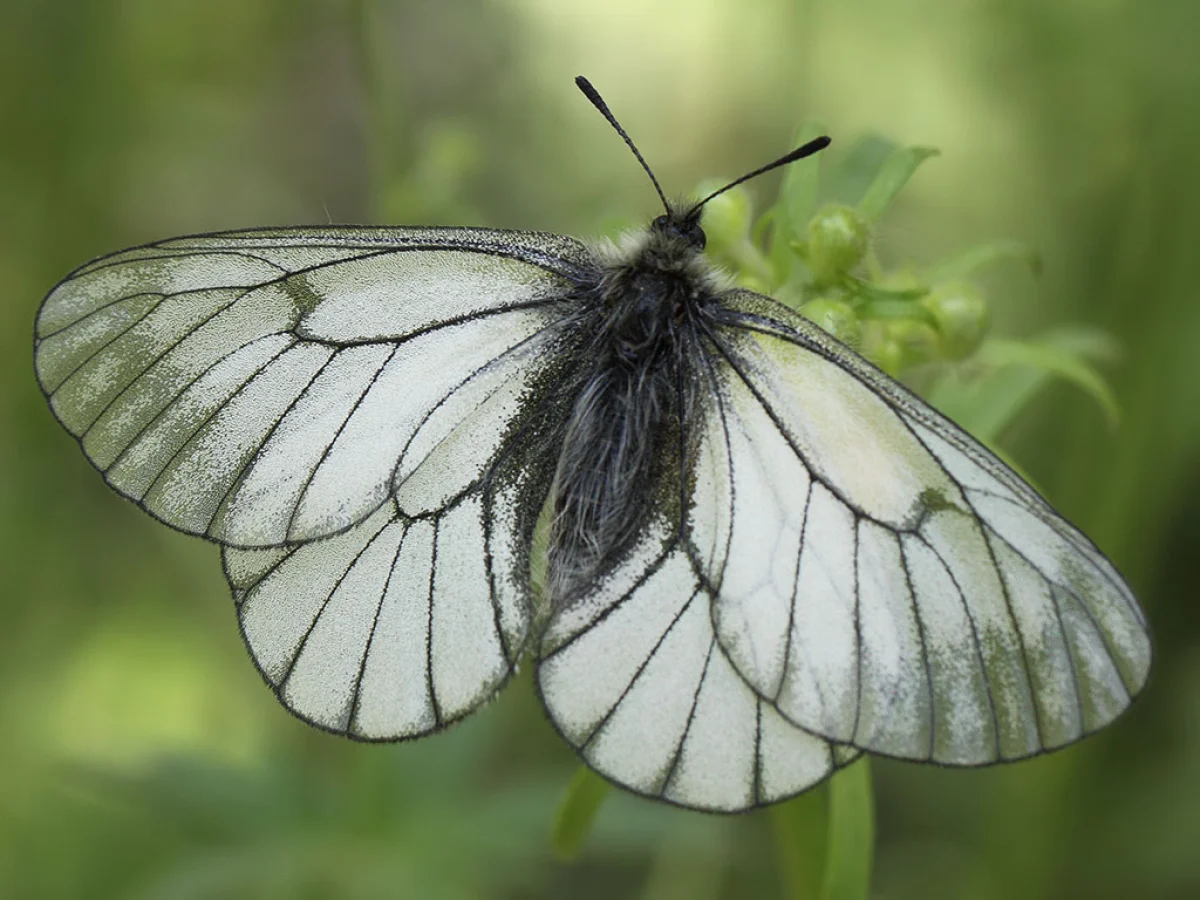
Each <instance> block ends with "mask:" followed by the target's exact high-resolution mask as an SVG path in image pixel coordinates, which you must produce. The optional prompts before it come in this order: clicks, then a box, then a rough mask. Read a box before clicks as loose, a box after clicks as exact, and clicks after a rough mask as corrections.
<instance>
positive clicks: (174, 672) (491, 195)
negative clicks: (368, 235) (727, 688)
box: [0, 0, 1200, 900]
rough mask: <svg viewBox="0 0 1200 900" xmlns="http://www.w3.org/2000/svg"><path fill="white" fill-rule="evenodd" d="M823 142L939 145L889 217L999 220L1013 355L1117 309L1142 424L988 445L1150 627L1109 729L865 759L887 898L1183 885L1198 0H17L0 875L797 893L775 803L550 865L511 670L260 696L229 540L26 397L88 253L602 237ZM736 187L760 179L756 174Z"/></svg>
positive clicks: (915, 228)
mask: <svg viewBox="0 0 1200 900" xmlns="http://www.w3.org/2000/svg"><path fill="white" fill-rule="evenodd" d="M581 72H582V73H586V74H587V75H588V76H589V77H590V78H591V79H592V80H593V81H594V82H595V83H596V85H597V86H598V87H599V88H600V89H601V90H602V91H604V93H605V95H606V97H607V99H608V100H609V102H610V104H611V105H612V106H613V108H614V109H615V110H616V111H617V113H618V115H619V116H620V117H621V118H622V120H623V121H624V123H625V125H626V126H627V127H628V129H629V130H630V131H631V132H632V133H633V134H634V136H635V138H636V139H637V140H638V142H639V144H640V146H641V148H642V150H643V152H644V153H645V155H646V156H647V157H648V158H649V159H650V160H651V162H652V164H653V165H654V166H655V168H656V169H657V171H658V173H659V176H660V178H661V179H662V180H663V181H664V182H665V184H666V186H667V189H668V191H670V192H678V193H682V192H684V191H686V190H688V189H690V188H691V187H692V186H693V185H694V184H695V183H696V182H697V180H699V179H700V178H702V177H708V176H720V175H725V176H733V175H737V174H740V173H741V172H743V171H745V170H747V169H749V168H751V167H753V166H755V165H758V164H760V163H762V162H763V161H765V160H767V159H769V158H773V157H774V156H775V155H777V154H778V153H780V152H782V151H783V150H785V149H786V148H787V146H788V144H789V141H790V138H791V135H792V133H793V131H794V129H795V128H796V126H797V125H798V124H799V123H800V122H801V121H803V120H805V119H808V118H812V117H815V118H818V119H820V120H822V121H823V122H825V123H826V125H827V127H828V129H829V131H830V133H831V134H832V135H833V136H834V138H835V141H836V142H839V143H835V147H834V149H833V151H831V152H832V153H833V154H834V155H835V156H836V153H837V149H838V146H843V147H844V146H845V145H846V144H847V143H848V142H849V140H850V139H853V138H855V137H858V136H861V135H863V134H865V133H869V132H878V133H881V134H883V135H886V136H888V137H890V138H892V139H894V140H897V141H900V142H901V143H920V144H926V145H933V146H936V147H939V148H940V149H941V151H942V154H943V155H942V156H941V157H939V158H938V159H936V160H933V161H931V162H929V163H927V164H926V165H925V166H924V167H923V168H922V169H921V171H920V172H919V173H918V175H917V176H916V178H915V179H914V180H913V182H912V183H911V184H910V185H909V187H908V188H907V189H906V190H905V191H904V193H903V194H902V195H901V197H900V199H899V201H898V203H897V205H896V206H895V207H894V208H893V210H892V211H891V212H889V214H888V217H887V219H886V220H885V222H884V226H883V228H882V230H881V232H880V234H879V235H878V246H879V250H880V253H881V255H882V256H883V257H884V259H885V260H888V261H891V262H899V261H902V260H904V259H915V260H918V261H929V262H932V261H936V260H938V259H940V258H941V257H943V256H946V255H948V254H952V253H954V252H955V251H957V250H961V249H964V248H965V247H967V246H969V245H971V244H973V243H977V242H979V241H982V240H985V239H989V238H993V237H1011V238H1016V239H1019V240H1022V241H1024V242H1026V243H1028V244H1030V245H1031V246H1033V247H1035V248H1037V250H1039V251H1040V253H1041V254H1042V257H1043V259H1044V260H1045V272H1044V274H1043V275H1042V277H1041V278H1040V279H1034V278H1032V277H1030V276H1029V275H1028V273H1025V272H1022V271H1020V270H1018V269H1016V268H1015V267H1014V268H1013V270H1012V271H1009V270H999V271H997V272H996V273H995V274H994V275H989V277H988V278H987V281H986V283H987V287H988V289H989V296H990V297H991V300H992V303H993V311H994V314H995V323H996V324H995V328H996V333H998V334H1003V335H1011V336H1024V335H1028V334H1033V333H1035V332H1037V331H1039V330H1041V329H1044V328H1046V327H1049V326H1051V325H1055V324H1063V323H1086V324H1091V325H1096V326H1100V327H1103V328H1105V329H1107V330H1108V331H1109V332H1110V333H1111V334H1112V335H1114V336H1115V337H1116V338H1117V339H1118V340H1119V341H1120V344H1121V346H1122V348H1123V353H1122V357H1121V359H1120V361H1119V362H1118V363H1117V364H1116V365H1114V366H1112V367H1110V368H1109V369H1108V370H1107V374H1108V375H1109V377H1110V378H1111V380H1112V383H1113V385H1114V387H1115V390H1116V393H1117V395H1118V397H1119V399H1120V401H1121V404H1122V406H1123V409H1124V417H1123V421H1122V423H1121V425H1120V427H1119V429H1117V430H1115V431H1113V430H1111V429H1109V428H1108V427H1107V426H1106V424H1105V421H1104V419H1103V417H1102V416H1101V414H1100V412H1099V411H1098V410H1097V408H1096V407H1095V405H1094V404H1092V403H1091V402H1090V401H1087V400H1085V399H1083V398H1082V396H1081V395H1080V394H1078V393H1077V392H1075V391H1074V390H1073V389H1071V388H1069V387H1059V388H1056V389H1054V390H1052V391H1050V392H1049V393H1047V394H1045V395H1044V396H1042V397H1040V398H1039V400H1038V402H1037V403H1036V404H1035V405H1034V406H1033V408H1031V409H1030V410H1028V411H1027V413H1026V414H1025V415H1023V416H1022V418H1021V419H1020V421H1019V422H1018V423H1017V424H1016V426H1014V427H1013V428H1012V429H1010V432H1009V433H1008V434H1006V435H1005V438H1004V441H1003V446H1004V447H1005V449H1006V450H1007V451H1009V452H1010V453H1011V454H1012V455H1013V456H1014V457H1015V458H1016V459H1018V460H1019V461H1020V462H1021V463H1022V465H1023V466H1024V467H1025V468H1026V470H1027V471H1029V472H1031V473H1032V474H1033V476H1034V477H1035V478H1036V479H1037V481H1038V482H1039V484H1040V485H1041V486H1042V487H1043V489H1044V490H1045V492H1046V494H1047V495H1048V496H1049V498H1050V499H1051V500H1052V501H1053V502H1054V503H1055V504H1056V505H1057V506H1058V507H1059V508H1060V509H1061V510H1063V511H1064V512H1065V513H1066V514H1067V515H1068V516H1069V517H1070V518H1072V519H1073V520H1075V521H1076V522H1077V523H1079V524H1080V525H1081V526H1082V527H1083V528H1084V529H1085V530H1086V531H1087V532H1088V533H1089V534H1090V535H1091V536H1092V537H1093V538H1094V539H1095V540H1096V541H1097V543H1098V544H1099V545H1100V546H1101V547H1102V548H1103V549H1104V550H1105V551H1106V552H1107V553H1108V554H1110V555H1111V557H1112V558H1113V559H1114V560H1115V562H1116V563H1117V564H1118V566H1119V567H1120V568H1121V569H1122V570H1123V571H1124V572H1125V573H1126V575H1127V576H1128V578H1129V580H1130V582H1131V583H1132V584H1133V586H1134V588H1135V590H1136V591H1137V592H1138V593H1139V595H1140V596H1141V597H1142V598H1143V601H1144V605H1145V607H1146V609H1147V611H1148V614H1149V616H1150V619H1151V622H1152V623H1153V626H1154V630H1155V634H1156V639H1157V647H1158V659H1157V665H1156V670H1155V673H1154V677H1153V680H1152V683H1151V685H1150V688H1149V689H1148V691H1147V692H1146V695H1145V696H1144V697H1143V698H1142V699H1141V700H1140V701H1139V702H1138V703H1137V705H1136V706H1135V708H1134V709H1133V711H1131V712H1130V713H1129V714H1128V715H1127V716H1126V717H1125V718H1124V719H1123V720H1122V721H1121V722H1120V723H1119V724H1118V725H1117V726H1116V727H1114V728H1111V729H1109V730H1108V731H1106V732H1105V733H1103V734H1101V735H1099V736H1097V737H1094V738H1092V739H1090V740H1088V741H1085V742H1084V743H1083V744H1081V745H1079V746H1076V747H1074V748H1071V749H1069V750H1066V751H1063V752H1061V753H1057V754H1054V755H1051V756H1049V757H1045V758H1041V759H1038V760H1035V761H1031V762H1027V763H1022V764H1018V765H1013V766H1008V767H1000V768H994V769H987V770H979V771H952V770H945V769H931V768H925V767H921V766H916V765H904V764H899V763H886V762H880V763H876V765H875V769H874V772H875V779H876V786H877V792H876V797H877V804H878V822H879V844H878V856H877V865H876V875H875V882H874V895H875V896H878V897H881V898H914V900H916V898H921V900H938V898H1009V897H1020V898H1030V900H1036V898H1056V897H1064V898H1065V897H1072V898H1074V897H1095V898H1126V897H1139V898H1192V897H1197V896H1200V602H1198V601H1200V590H1198V587H1197V584H1198V580H1197V576H1196V568H1195V567H1196V559H1197V549H1198V547H1200V271H1198V266H1197V260H1198V259H1200V251H1198V249H1197V248H1198V247H1200V5H1197V4H1196V3H1193V2H1190V0H1175V2H1172V0H1063V2H1056V3H1046V2H1044V0H912V2H906V3H903V4H898V3H894V2H889V0H837V2H834V0H757V2H749V0H743V2H740V3H733V2H723V0H574V2H571V3H563V2H557V0H497V2H483V0H441V2H436V3H435V2H428V3H418V2H395V3H389V2H379V3H371V2H350V0H325V2H321V0H258V2H253V3H246V2H241V0H173V2H162V0H112V2H105V3H96V2H90V0H78V2H70V0H55V2H52V3H48V2H44V0H0V379H2V380H0V559H2V560H3V564H2V565H3V570H2V575H0V593H2V599H0V612H2V614H3V618H2V619H0V895H3V896H6V897H136V898H209V897H214V898H215V897H222V898H224V897H255V898H257V897H312V898H323V897H331V898H337V897H422V898H423V897H429V898H442V897H445V898H460V897H461V898H469V897H480V898H490V897H567V896H570V897H615V896H622V897H623V896H630V897H646V898H673V897H679V898H685V897H686V898H705V897H713V898H716V897H746V896H755V897H758V896H761V897H780V896H783V894H782V891H783V889H784V888H783V885H782V883H781V880H780V877H779V875H778V874H777V869H776V866H775V857H774V849H773V845H772V840H773V837H772V832H771V830H770V829H769V827H768V826H769V821H768V817H767V815H766V814H764V813H754V814H750V815H745V816H740V817H733V818H719V817H711V816H700V815H693V814H688V813H683V812H680V811H676V810H671V809H667V808H665V807H661V806H658V805H655V804H652V803H648V802H645V801H641V800H638V799H635V798H632V797H629V796H624V795H619V794H614V795H613V796H612V797H610V799H609V802H608V803H607V804H606V805H605V807H604V808H603V810H602V811H601V814H600V816H599V819H598V821H597V823H596V828H595V830H594V832H593V833H592V835H591V837H590V838H589V841H588V843H587V844H586V846H585V848H584V851H583V853H582V855H581V856H580V858H579V859H578V860H577V861H575V862H574V863H571V864H564V863H562V862H558V861H556V860H555V859H554V857H553V855H552V853H551V852H550V849H549V839H548V835H549V831H550V823H551V821H552V819H553V815H554V808H555V805H556V803H557V800H558V798H559V796H560V795H561V792H562V790H563V788H564V786H565V784H566V783H567V781H568V780H569V778H570V775H571V773H572V771H573V768H574V759H573V757H572V755H571V754H570V752H569V751H568V750H567V748H566V747H565V746H563V745H562V744H561V743H560V742H559V741H558V740H557V739H556V738H555V736H554V735H553V733H552V730H551V728H550V727H549V726H548V725H547V724H546V723H545V721H544V719H543V718H542V716H541V713H540V711H539V710H538V708H537V705H536V701H535V700H534V699H533V697H532V694H531V692H530V691H529V684H528V673H525V674H524V675H523V676H522V677H521V678H520V679H519V680H518V682H517V683H516V684H515V685H513V686H512V687H511V688H510V689H509V690H508V691H507V692H506V693H505V694H504V695H503V696H502V697H501V698H500V699H499V700H498V701H497V702H496V703H494V704H492V705H491V706H490V707H489V708H488V709H486V710H485V711H484V712H482V713H480V714H478V715H477V716H475V717H474V718H473V719H472V720H470V721H469V722H468V723H466V724H464V725H463V726H460V727H458V728H456V729H453V730H451V731H450V732H449V733H447V734H445V735H442V736H440V737H437V738H433V739H429V740H426V741H420V742H417V743H414V744H411V745H403V746H363V745H355V744H353V743H350V742H348V741H343V740H339V739H337V738H334V737H331V736H328V735H325V734H320V733H317V732H315V731H313V730H311V729H309V728H307V727H306V726H304V725H302V724H301V723H299V722H297V721H295V720H293V719H292V718H291V717H290V716H288V715H287V714H286V713H285V712H284V711H283V710H281V709H280V708H279V707H278V706H277V705H276V703H275V701H274V700H273V699H272V697H271V695H270V693H269V692H268V691H267V690H266V689H265V688H264V687H263V685H262V684H261V682H260V679H259V676H258V675H257V674H256V673H255V671H254V669H253V666H252V665H251V664H250V662H249V660H248V659H247V658H246V655H245V652H244V650H243V649H242V646H241V643H240V639H239V637H238V633H237V629H236V627H235V623H234V615H233V607H232V603H231V602H230V601H229V599H228V595H227V592H226V587H225V585H224V582H223V579H222V577H221V573H220V567H219V562H218V558H217V552H216V550H215V549H214V548H212V547H211V546H208V545H205V544H203V543H202V542H200V541H197V540H193V539H188V538H186V537H183V536H181V535H178V534H175V533H173V532H171V531H169V530H168V529H166V528H163V527H162V526H159V525H157V524H156V523H154V522H153V521H151V520H150V519H149V518H148V517H147V516H145V515H143V514H141V513H140V512H139V511H138V510H137V509H136V508H135V507H134V506H133V505H132V504H129V503H127V502H124V501H122V500H120V499H119V498H117V497H116V496H115V495H113V494H112V493H111V492H110V491H108V489H107V488H106V487H105V486H104V485H103V483H102V481H101V479H100V478H99V477H98V476H97V474H96V473H95V472H94V471H93V470H92V469H91V467H90V466H89V465H88V463H87V462H86V461H85V459H84V458H83V456H82V455H81V454H80V452H79V450H78V448H77V447H76V445H75V442H74V441H73V440H71V438H70V437H69V436H68V435H67V434H65V433H64V432H63V431H62V429H60V428H59V427H58V425H56V424H55V422H54V420H53V418H52V417H51V415H50V413H49V411H48V409H47V408H46V406H45V403H44V401H43V399H42V397H41V395H40V394H39V392H38V389H37V386H36V384H35V382H34V378H33V373H32V368H31V360H30V355H31V354H30V333H31V327H32V321H33V317H34V314H35V311H36V309H37V305H38V303H39V301H40V298H41V297H42V296H43V295H44V293H45V292H46V290H47V289H48V288H49V287H50V286H51V285H52V284H53V283H54V282H55V281H56V280H57V279H58V278H59V277H61V276H62V275H63V274H64V273H65V272H66V271H68V270H69V269H70V268H71V267H73V266H75V265H77V264H78V263H80V262H82V261H84V260H86V259H88V258H90V257H92V256H95V255H98V254H100V253H104V252H108V251H111V250H114V249H118V248H120V247H123V246H126V245H130V244H134V243H140V242H143V241H147V240H152V239H156V238H160V237H166V236H171V235H174V234H179V233H188V232H195V231H206V230H212V229H220V228H230V227H238V226H246V225H256V224H287V223H309V224H320V223H322V222H327V221H336V222H393V223H426V222H428V223H442V224H447V223H453V224H478V225H489V226H498V227H520V228H538V229H547V230H556V231H563V232H567V233H571V234H577V235H588V234H595V233H597V232H598V231H601V230H604V229H606V228H609V227H611V225H612V224H613V223H616V222H622V221H637V220H638V219H641V218H643V217H646V216H649V215H652V214H653V213H654V212H655V198H654V195H653V194H652V192H651V191H650V189H649V186H648V185H647V183H646V182H645V180H644V176H643V175H642V173H641V172H640V171H639V170H638V168H637V167H636V166H635V165H634V163H633V161H632V159H631V158H630V157H629V155H628V153H627V152H626V151H625V149H624V148H623V147H622V146H621V144H620V142H619V140H618V139H617V138H616V137H615V136H614V135H613V134H612V133H611V132H610V131H609V130H608V128H607V126H606V125H605V124H604V123H603V121H602V120H601V119H600V117H599V116H597V115H596V114H595V112H594V111H593V110H592V109H591V108H590V107H589V106H588V105H587V104H586V103H585V102H583V100H582V99H581V98H580V97H579V95H578V93H577V92H576V91H575V89H574V87H573V86H572V84H571V78H572V77H573V76H574V75H576V74H578V73H581ZM763 182H764V183H762V184H757V185H756V186H755V191H756V192H757V193H758V194H759V196H761V197H769V196H770V195H771V192H772V191H773V188H774V183H775V182H773V181H772V178H771V177H768V178H766V179H763Z"/></svg>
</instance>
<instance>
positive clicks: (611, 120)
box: [575, 75, 829, 215]
mask: <svg viewBox="0 0 1200 900" xmlns="http://www.w3.org/2000/svg"><path fill="white" fill-rule="evenodd" d="M575 86H576V87H577V88H579V90H581V91H583V96H585V97H587V98H588V100H589V101H591V104H592V106H594V107H596V109H598V110H600V115H602V116H604V118H606V119H608V124H609V125H611V126H612V127H613V128H614V129H615V130H616V132H617V134H619V135H620V136H621V137H622V138H623V139H624V141H625V143H626V144H628V145H629V149H630V150H632V151H633V155H634V156H636V157H637V161H638V162H640V163H641V164H642V168H643V169H645V170H646V174H647V175H649V176H650V181H651V182H652V183H653V184H654V190H656V191H658V199H660V200H662V205H663V207H664V208H665V209H666V211H667V215H670V214H671V204H670V203H668V202H667V195H666V194H664V193H663V189H662V187H661V186H660V185H659V183H658V179H657V178H655V177H654V173H653V172H651V171H650V167H649V166H648V165H646V160H644V159H643V158H642V154H641V153H639V152H638V148H637V146H636V145H635V144H634V143H633V140H632V139H631V138H630V137H629V135H628V134H626V133H625V129H624V128H622V127H621V123H620V122H618V121H617V117H616V116H614V115H613V114H612V112H611V111H610V110H609V108H608V104H607V103H605V102H604V98H603V97H601V96H600V92H599V91H597V90H596V89H595V88H594V87H592V83H591V82H590V81H588V80H587V79H586V78H584V77H583V76H582V75H577V76H576V77H575ZM825 142H826V143H829V140H828V138H826V141H825ZM817 149H818V150H819V149H820V147H818V148H817ZM814 152H815V151H814ZM772 165H782V162H779V163H773V164H772ZM767 168H771V167H770V166H768V167H767ZM763 171H766V169H764V170H763ZM755 174H757V173H755ZM747 177H749V176H747ZM742 180H743V181H744V180H745V179H742ZM736 183H737V182H734V184H736ZM729 187H733V185H729ZM722 190H725V188H722ZM707 199H708V198H706V201H707ZM701 205H703V204H701ZM696 208H697V209H699V206H697V207H696Z"/></svg>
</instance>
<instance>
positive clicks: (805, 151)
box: [635, 135, 830, 219]
mask: <svg viewBox="0 0 1200 900" xmlns="http://www.w3.org/2000/svg"><path fill="white" fill-rule="evenodd" d="M829 143H830V141H829V138H828V137H827V136H825V135H822V136H821V137H819V138H813V139H812V140H811V141H809V142H808V143H807V144H805V145H804V146H802V147H797V148H796V149H795V150H793V151H792V152H791V153H788V154H787V155H785V156H781V157H779V159H777V160H775V162H772V163H767V164H766V165H765V166H762V167H761V168H758V169H755V170H754V171H753V172H750V173H749V174H747V175H743V176H742V177H741V178H738V179H737V180H735V181H731V182H729V184H727V185H725V187H723V188H717V190H715V191H713V192H712V193H711V194H709V195H708V196H707V197H705V198H704V199H703V200H701V201H700V202H699V203H697V204H696V205H695V206H693V207H692V208H691V209H689V210H688V213H687V218H689V219H690V218H692V217H693V216H695V215H697V214H698V213H699V212H700V207H702V206H704V204H705V203H707V202H708V201H709V200H711V199H712V198H713V197H716V196H717V195H719V194H723V193H725V192H726V191H727V190H729V189H730V188H733V187H737V186H738V185H739V184H741V183H742V182H743V181H749V180H750V179H751V178H757V177H758V176H759V175H762V174H763V173H764V172H770V171H771V170H772V169H778V168H779V167H780V166H786V165H787V164H788V163H794V162H795V161H796V160H798V159H804V157H806V156H812V155H813V154H814V153H819V152H820V151H822V150H824V149H825V148H826V147H828V146H829ZM635 152H636V151H635Z"/></svg>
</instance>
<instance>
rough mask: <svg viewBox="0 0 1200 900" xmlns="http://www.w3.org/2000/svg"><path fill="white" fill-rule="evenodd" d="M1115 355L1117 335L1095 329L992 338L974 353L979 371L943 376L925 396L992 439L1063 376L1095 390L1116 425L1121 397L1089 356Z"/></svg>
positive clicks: (978, 434) (987, 439) (987, 440)
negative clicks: (1020, 338)
mask: <svg viewBox="0 0 1200 900" xmlns="http://www.w3.org/2000/svg"><path fill="white" fill-rule="evenodd" d="M1116 355H1117V347H1116V344H1115V342H1114V341H1113V340H1112V338H1111V337H1109V336H1108V335H1106V334H1104V333H1103V332H1100V331H1097V330H1095V329H1084V328H1075V329H1061V330H1057V331H1053V332H1049V333H1047V334H1044V335H1042V336H1041V337H1040V338H1038V339H1037V340H1036V341H1030V342H1020V341H1006V340H999V339H995V338H993V339H990V340H987V341H985V342H984V343H983V346H982V347H981V348H980V350H979V352H978V353H977V354H976V355H975V356H974V357H972V359H971V362H972V363H973V364H978V366H979V368H976V370H975V371H976V374H975V375H974V376H972V377H969V378H963V377H954V376H949V377H945V378H942V379H941V380H940V381H939V382H938V383H937V384H936V385H934V386H933V387H932V388H931V389H930V390H928V391H927V392H926V398H927V399H928V400H929V401H930V402H931V403H933V405H934V406H936V407H937V408H938V409H940V410H941V411H942V412H944V413H945V414H946V415H948V416H950V418H952V419H954V420H955V421H956V422H958V423H959V424H960V425H962V426H963V427H964V428H966V429H967V430H968V431H969V432H971V433H972V434H973V435H975V436H976V437H977V438H979V439H980V440H981V441H983V442H984V443H985V444H989V445H991V444H993V443H994V442H995V441H996V440H997V439H998V438H999V436H1000V434H1001V432H1002V431H1003V430H1004V429H1005V428H1006V427H1007V426H1008V425H1009V424H1010V423H1011V422H1012V421H1013V420H1014V419H1015V418H1016V417H1017V415H1019V414H1020V412H1021V411H1022V410H1023V409H1025V407H1026V406H1028V405H1029V404H1030V402H1032V400H1033V399H1034V397H1036V396H1037V395H1038V394H1039V393H1040V392H1041V391H1043V390H1045V388H1046V387H1047V386H1048V385H1049V384H1050V383H1051V382H1052V380H1053V379H1054V378H1055V377H1060V378H1064V379H1066V380H1068V381H1071V382H1072V383H1074V384H1076V385H1078V386H1080V387H1082V388H1083V389H1084V390H1085V391H1087V392H1088V393H1089V394H1090V395H1091V396H1093V397H1094V398H1095V399H1096V401H1097V402H1098V403H1099V405H1100V407H1101V409H1102V410H1103V411H1104V413H1105V415H1106V417H1107V418H1108V421H1109V423H1110V424H1112V425H1115V424H1116V422H1117V420H1118V418H1119V409H1118V406H1117V402H1116V398H1115V397H1114V396H1113V394H1112V391H1111V390H1110V388H1109V387H1108V384H1107V382H1106V381H1105V380H1104V377H1103V376H1102V375H1100V373H1099V372H1097V371H1096V370H1095V369H1094V368H1093V367H1092V366H1091V365H1090V364H1089V362H1088V361H1087V360H1088V359H1094V360H1101V361H1105V360H1112V359H1113V358H1115V357H1116ZM968 371H969V370H968Z"/></svg>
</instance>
